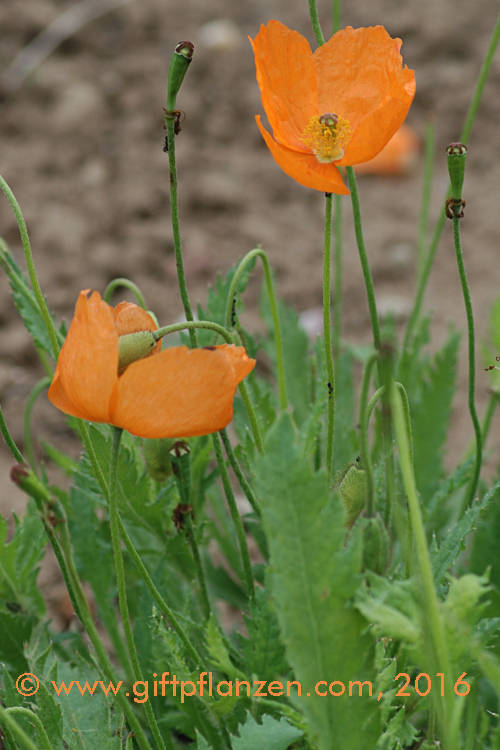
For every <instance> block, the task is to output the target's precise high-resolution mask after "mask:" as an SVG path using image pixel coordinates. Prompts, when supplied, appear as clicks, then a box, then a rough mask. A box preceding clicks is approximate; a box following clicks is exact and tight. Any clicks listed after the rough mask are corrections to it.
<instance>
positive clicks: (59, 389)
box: [48, 290, 118, 422]
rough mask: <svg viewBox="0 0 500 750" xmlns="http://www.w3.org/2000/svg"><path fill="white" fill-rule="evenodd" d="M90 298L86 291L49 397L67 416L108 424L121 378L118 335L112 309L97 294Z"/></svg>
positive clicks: (65, 344)
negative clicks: (113, 399) (116, 387)
mask: <svg viewBox="0 0 500 750" xmlns="http://www.w3.org/2000/svg"><path fill="white" fill-rule="evenodd" d="M87 295H88V290H85V291H82V292H80V295H79V297H78V301H77V303H76V307H75V314H74V317H73V320H72V322H71V325H70V327H69V330H68V334H67V336H66V340H65V342H64V344H63V347H62V349H61V352H60V354H59V359H58V361H57V368H56V373H55V375H54V379H53V381H52V384H51V387H50V389H49V394H48V395H49V399H50V400H51V401H52V403H53V404H54V406H57V408H59V409H61V410H62V411H64V412H66V413H68V414H72V415H74V416H77V417H80V418H82V419H88V420H90V421H92V422H108V421H109V402H110V398H111V394H112V392H113V388H114V385H115V383H116V380H117V378H118V374H117V372H118V335H117V332H116V328H115V324H114V321H113V314H112V312H111V308H110V307H109V305H107V304H106V303H105V302H104V301H103V300H102V299H101V297H100V295H99V294H98V293H97V292H93V294H91V296H90V297H88V296H87Z"/></svg>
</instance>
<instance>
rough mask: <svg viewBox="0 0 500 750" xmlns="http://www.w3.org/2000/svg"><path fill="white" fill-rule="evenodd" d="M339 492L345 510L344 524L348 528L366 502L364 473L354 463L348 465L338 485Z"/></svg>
mask: <svg viewBox="0 0 500 750" xmlns="http://www.w3.org/2000/svg"><path fill="white" fill-rule="evenodd" d="M339 492H340V496H341V498H342V502H343V503H344V508H345V511H346V520H345V523H346V526H347V527H348V528H350V527H351V526H352V525H353V523H354V521H355V520H356V518H357V517H358V516H359V514H360V513H361V511H362V510H363V509H364V507H365V503H366V474H365V472H364V470H363V469H358V467H357V466H356V465H355V464H352V465H351V466H349V467H348V469H347V471H346V472H345V474H344V476H343V477H342V480H341V482H340V485H339Z"/></svg>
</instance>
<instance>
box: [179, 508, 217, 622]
mask: <svg viewBox="0 0 500 750" xmlns="http://www.w3.org/2000/svg"><path fill="white" fill-rule="evenodd" d="M184 518H185V523H186V536H187V538H188V541H189V544H190V547H191V552H192V553H193V560H194V566H195V568H196V577H197V578H198V583H199V586H200V593H201V606H202V610H203V615H204V617H205V620H208V619H209V617H210V613H211V611H212V610H211V607H210V599H209V597H208V588H207V582H206V578H205V571H204V569H203V563H202V560H201V555H200V548H199V547H198V542H197V540H196V534H195V529H194V525H193V520H192V518H191V516H190V514H189V513H186V515H185V516H184Z"/></svg>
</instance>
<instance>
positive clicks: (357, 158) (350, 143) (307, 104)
mask: <svg viewBox="0 0 500 750" xmlns="http://www.w3.org/2000/svg"><path fill="white" fill-rule="evenodd" d="M250 41H251V43H252V47H253V51H254V55H255V66H256V69H257V82H258V84H259V88H260V93H261V97H262V105H263V107H264V110H265V112H266V115H267V119H268V120H269V124H270V125H271V128H272V130H273V135H272V136H271V134H270V133H269V132H268V131H267V130H266V129H265V128H264V126H263V125H262V123H261V121H260V117H259V116H258V115H257V117H256V120H257V124H258V126H259V128H260V132H261V133H262V136H263V138H264V140H265V142H266V144H267V146H268V147H269V150H270V151H271V153H272V155H273V157H274V159H275V161H276V162H277V163H278V164H279V166H280V167H281V168H282V169H283V170H284V171H285V172H286V173H287V174H288V175H290V177H293V179H294V180H297V182H300V183H301V184H302V185H305V186H306V187H310V188H314V189H315V190H322V191H324V192H327V193H339V194H346V193H348V192H349V191H348V189H347V188H346V186H345V185H344V181H343V179H342V177H341V175H340V172H339V170H338V169H337V167H338V166H353V165H354V164H360V163H361V162H365V161H369V160H370V159H373V157H374V156H376V155H377V154H378V153H379V151H381V150H382V149H383V147H384V146H385V144H386V143H387V142H388V141H389V139H390V138H391V137H392V136H393V135H394V133H395V132H396V130H397V129H398V128H399V127H400V125H401V124H402V123H403V121H404V119H405V118H406V115H407V113H408V110H409V108H410V104H411V102H412V100H413V97H414V95H415V76H414V73H413V71H412V70H409V69H408V68H407V67H406V66H405V67H404V68H403V66H402V58H401V55H400V53H399V50H400V48H401V40H400V39H392V38H391V37H390V36H389V34H388V33H387V31H386V30H385V29H384V27H383V26H373V27H370V28H361V29H353V28H352V27H351V26H348V27H347V28H345V29H342V30H341V31H338V32H337V33H336V34H334V35H333V36H332V38H331V39H330V40H329V41H328V42H326V43H325V44H323V45H321V46H320V47H318V48H317V49H316V50H315V52H314V53H313V52H311V48H310V46H309V43H308V41H307V40H306V39H305V38H304V37H303V36H301V34H299V33H298V32H296V31H292V30H291V29H289V28H287V27H286V26H284V25H283V24H282V23H280V22H279V21H269V23H268V24H267V26H261V28H260V31H259V33H258V34H257V36H256V37H255V39H254V40H250Z"/></svg>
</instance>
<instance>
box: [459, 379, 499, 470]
mask: <svg viewBox="0 0 500 750" xmlns="http://www.w3.org/2000/svg"><path fill="white" fill-rule="evenodd" d="M498 399H499V394H498V393H496V392H495V391H493V392H492V393H491V394H490V399H489V401H488V406H487V407H486V412H485V415H484V417H483V424H482V426H481V436H482V442H483V448H484V446H485V444H486V440H487V439H488V435H489V434H490V427H491V421H492V419H493V415H494V413H495V410H496V408H497V406H498ZM473 450H474V448H473V447H472V448H470V449H469V451H468V452H467V454H466V458H467V456H469V455H471V454H472V452H473Z"/></svg>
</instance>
